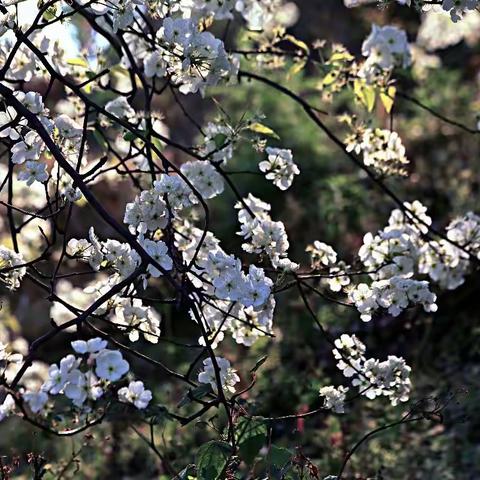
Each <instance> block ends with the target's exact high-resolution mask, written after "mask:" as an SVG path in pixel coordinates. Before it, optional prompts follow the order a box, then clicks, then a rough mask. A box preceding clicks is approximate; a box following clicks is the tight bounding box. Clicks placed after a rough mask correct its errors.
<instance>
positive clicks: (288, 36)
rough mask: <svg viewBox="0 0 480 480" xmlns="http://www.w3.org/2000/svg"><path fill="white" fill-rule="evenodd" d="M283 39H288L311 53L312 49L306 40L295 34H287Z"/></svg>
mask: <svg viewBox="0 0 480 480" xmlns="http://www.w3.org/2000/svg"><path fill="white" fill-rule="evenodd" d="M283 40H288V41H290V42H292V43H293V44H294V45H296V46H297V47H298V48H300V49H302V50H303V51H305V52H307V53H310V49H309V48H308V45H307V44H306V43H305V42H302V41H301V40H299V39H298V38H295V37H294V36H293V35H285V36H284V37H283Z"/></svg>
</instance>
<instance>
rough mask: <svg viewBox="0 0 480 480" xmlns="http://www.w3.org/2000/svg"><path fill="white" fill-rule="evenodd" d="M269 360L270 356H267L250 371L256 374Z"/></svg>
mask: <svg viewBox="0 0 480 480" xmlns="http://www.w3.org/2000/svg"><path fill="white" fill-rule="evenodd" d="M267 358H268V355H265V356H264V357H262V358H261V359H260V360H258V362H257V363H256V364H255V366H254V367H253V368H252V369H251V370H250V372H251V373H255V372H256V371H257V370H258V369H259V368H260V367H261V366H262V365H263V364H264V363H265V362H266V361H267Z"/></svg>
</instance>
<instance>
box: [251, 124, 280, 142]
mask: <svg viewBox="0 0 480 480" xmlns="http://www.w3.org/2000/svg"><path fill="white" fill-rule="evenodd" d="M248 129H249V130H251V131H252V132H255V133H261V134H262V135H268V136H270V137H274V138H276V139H278V140H280V137H279V136H278V135H277V134H276V133H275V132H274V131H273V130H272V129H271V128H270V127H267V126H266V125H263V124H262V123H259V122H254V123H251V124H250V125H249V126H248Z"/></svg>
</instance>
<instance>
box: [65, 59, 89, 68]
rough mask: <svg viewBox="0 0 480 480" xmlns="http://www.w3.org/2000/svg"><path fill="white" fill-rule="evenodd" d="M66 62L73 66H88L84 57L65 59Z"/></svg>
mask: <svg viewBox="0 0 480 480" xmlns="http://www.w3.org/2000/svg"><path fill="white" fill-rule="evenodd" d="M67 63H68V64H69V65H73V66H75V67H83V68H88V63H87V61H86V60H85V59H84V58H71V59H70V60H67Z"/></svg>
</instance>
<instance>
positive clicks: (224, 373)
mask: <svg viewBox="0 0 480 480" xmlns="http://www.w3.org/2000/svg"><path fill="white" fill-rule="evenodd" d="M215 362H216V364H217V365H216V366H215V365H214V363H213V361H212V359H211V358H206V359H205V360H204V361H203V369H202V371H201V372H200V373H199V374H198V381H199V382H200V383H204V384H210V385H211V387H212V390H213V391H214V392H215V391H217V389H218V382H217V372H218V376H219V378H220V383H221V385H222V388H223V391H224V392H225V393H235V384H236V383H238V382H239V381H240V377H239V376H238V375H237V372H236V370H235V369H234V368H232V367H231V365H230V362H229V361H228V360H227V359H226V358H223V357H215Z"/></svg>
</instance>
